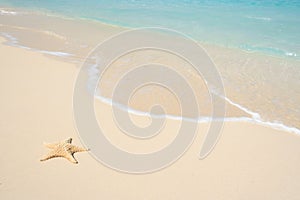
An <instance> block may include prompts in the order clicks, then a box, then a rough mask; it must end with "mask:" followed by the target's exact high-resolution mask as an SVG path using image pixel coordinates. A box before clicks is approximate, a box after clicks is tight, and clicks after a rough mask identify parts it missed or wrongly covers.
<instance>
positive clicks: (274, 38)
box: [0, 0, 300, 59]
mask: <svg viewBox="0 0 300 200" xmlns="http://www.w3.org/2000/svg"><path fill="white" fill-rule="evenodd" d="M0 6H13V7H22V8H29V9H35V10H36V9H40V10H43V11H45V10H46V11H48V12H51V13H54V14H61V15H65V16H69V17H75V18H86V19H93V20H99V21H101V22H105V23H110V24H114V25H119V26H126V27H144V26H160V27H165V28H171V29H175V30H178V31H181V32H183V33H185V34H187V35H189V36H191V37H193V38H194V39H196V40H198V41H202V42H208V43H214V44H219V45H223V46H228V47H237V48H241V49H244V50H248V51H256V52H262V53H266V54H270V55H276V56H284V57H293V58H296V59H300V0H264V1H262V0H261V1H259V0H256V1H254V0H236V1H233V0H176V1H175V0H153V1H151V2H150V1H138V0H136V1H135V0H131V1H130V0H118V1H117V0H85V1H82V0H51V1H49V0H39V1H37V0H0Z"/></svg>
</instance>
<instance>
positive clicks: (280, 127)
mask: <svg viewBox="0 0 300 200" xmlns="http://www.w3.org/2000/svg"><path fill="white" fill-rule="evenodd" d="M95 98H96V99H98V100H100V101H101V102H103V103H106V104H108V105H111V106H115V107H116V108H118V109H120V110H122V111H125V112H128V113H130V114H134V115H139V116H147V117H154V118H167V119H171V120H177V121H189V122H196V123H209V122H213V121H214V122H215V121H224V122H250V123H253V124H259V125H262V126H266V127H270V128H273V129H276V130H281V131H286V132H289V133H295V134H299V135H300V130H299V129H297V128H295V127H289V126H286V125H284V124H282V123H279V122H269V121H263V120H262V119H261V117H260V115H259V114H258V113H255V112H253V111H251V110H249V109H247V108H245V107H243V106H241V105H239V104H237V103H234V102H233V101H231V100H230V99H228V98H227V97H225V98H224V99H225V100H226V101H227V102H228V103H230V104H231V105H233V106H236V107H237V108H239V109H241V110H243V111H244V112H246V113H248V114H250V115H251V116H252V117H253V118H249V117H226V118H211V117H199V118H189V117H182V116H177V115H154V114H151V113H149V112H144V111H139V110H135V109H132V108H129V107H127V106H124V105H122V104H120V103H116V102H113V101H112V99H109V98H105V97H102V96H97V95H96V96H95Z"/></svg>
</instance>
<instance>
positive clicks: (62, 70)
mask: <svg viewBox="0 0 300 200" xmlns="http://www.w3.org/2000/svg"><path fill="white" fill-rule="evenodd" d="M3 41H4V39H1V43H2V42H3ZM0 55H1V60H0V66H1V68H0V70H1V73H0V76H1V77H0V83H1V84H0V88H1V99H0V110H1V114H0V133H1V140H0V148H1V151H0V159H1V161H0V163H1V164H0V199H24V200H25V199H130V200H134V199H155V200H157V199H228V200H234V199H243V200H244V199H249V200H253V199H264V200H265V199H273V200H276V199H289V200H292V199H295V200H296V199H300V191H299V188H300V181H299V180H300V170H299V169H300V148H299V147H300V137H299V136H298V135H295V134H290V133H287V132H282V131H277V130H274V129H271V128H268V127H262V126H260V125H255V124H249V123H239V122H227V123H226V124H225V126H224V128H223V132H222V137H221V139H220V141H219V143H218V144H217V146H216V148H215V149H214V151H213V152H212V153H211V154H210V155H209V157H207V158H206V159H204V160H199V159H198V154H199V150H200V147H201V144H202V142H203V137H204V132H205V130H206V129H207V127H208V124H200V126H199V134H198V136H197V138H196V139H195V141H194V143H193V144H192V146H191V148H190V149H189V150H188V151H187V152H186V154H185V155H184V156H183V157H182V158H181V159H179V160H178V161H177V162H176V163H175V164H173V165H171V166H170V167H168V168H166V169H164V170H161V171H159V172H156V173H152V174H144V175H130V174H124V173H120V172H117V171H114V170H112V169H110V168H107V167H105V166H103V165H102V164H100V163H99V162H97V161H96V160H95V159H93V157H92V156H91V155H90V154H89V153H80V154H76V155H75V156H76V158H77V159H78V161H79V164H78V165H75V164H72V163H70V162H68V161H67V160H65V159H59V158H58V159H52V160H49V161H46V162H40V161H39V159H40V158H41V157H42V155H44V154H45V153H46V152H47V149H45V148H44V147H43V145H42V144H43V142H55V141H60V140H63V139H67V138H68V137H72V138H73V139H74V140H73V143H74V144H75V145H79V146H81V144H80V141H79V137H78V134H77V132H76V128H75V124H74V121H73V111H72V92H73V85H74V82H75V79H76V75H77V73H78V67H76V65H75V64H69V63H66V62H62V61H59V60H56V59H53V58H51V57H46V56H44V55H43V54H41V53H37V52H32V51H28V50H24V49H20V48H16V47H9V46H6V45H3V44H1V45H0ZM96 111H97V113H98V120H99V121H101V122H102V124H104V128H105V129H107V133H109V135H108V137H112V140H114V141H115V142H116V144H118V145H120V146H122V148H127V149H129V150H132V151H133V150H134V151H136V150H137V149H139V144H138V142H136V141H131V140H133V139H127V140H125V139H124V140H123V138H124V136H122V134H119V132H118V129H117V128H116V126H115V124H114V123H113V121H112V118H111V117H110V114H109V112H110V111H111V107H110V106H109V105H106V104H103V103H100V102H97V103H96ZM103 113H105V115H103ZM107 116H108V117H107ZM136 118H139V117H136ZM138 120H139V121H140V123H143V121H145V120H146V119H138ZM167 123H168V124H169V125H168V126H166V128H165V129H164V131H163V134H162V136H161V137H159V138H157V141H156V139H153V140H150V141H147V142H148V144H145V143H146V142H144V143H143V145H140V146H143V147H144V149H143V150H145V151H148V150H151V148H157V147H158V146H159V145H162V144H165V142H166V141H167V140H170V139H171V138H172V134H173V133H176V127H178V124H179V122H178V121H172V120H168V122H167ZM164 134H165V136H164ZM170 134H171V135H170ZM151 142H152V143H151ZM133 144H136V145H137V146H134V145H133ZM153 144H155V145H153ZM135 148H136V149H135Z"/></svg>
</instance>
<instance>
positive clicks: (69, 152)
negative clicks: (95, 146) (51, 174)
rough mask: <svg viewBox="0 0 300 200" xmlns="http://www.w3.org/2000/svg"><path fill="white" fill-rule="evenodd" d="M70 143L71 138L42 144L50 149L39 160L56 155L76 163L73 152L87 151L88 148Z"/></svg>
mask: <svg viewBox="0 0 300 200" xmlns="http://www.w3.org/2000/svg"><path fill="white" fill-rule="evenodd" d="M71 143H72V138H69V139H67V140H65V141H62V142H58V143H53V144H44V145H45V146H46V147H47V148H49V149H51V151H50V152H49V153H48V154H47V155H46V156H44V157H43V158H42V159H41V160H40V161H46V160H49V159H51V158H56V157H63V158H66V159H67V160H69V161H70V162H72V163H74V164H77V163H78V161H77V160H76V159H75V157H74V153H77V152H83V151H88V149H84V148H81V147H77V146H75V145H72V144H71Z"/></svg>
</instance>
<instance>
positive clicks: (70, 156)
mask: <svg viewBox="0 0 300 200" xmlns="http://www.w3.org/2000/svg"><path fill="white" fill-rule="evenodd" d="M64 158H66V159H67V160H68V161H70V162H72V163H74V164H78V161H77V160H76V159H75V158H74V156H73V155H72V154H66V155H64Z"/></svg>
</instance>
